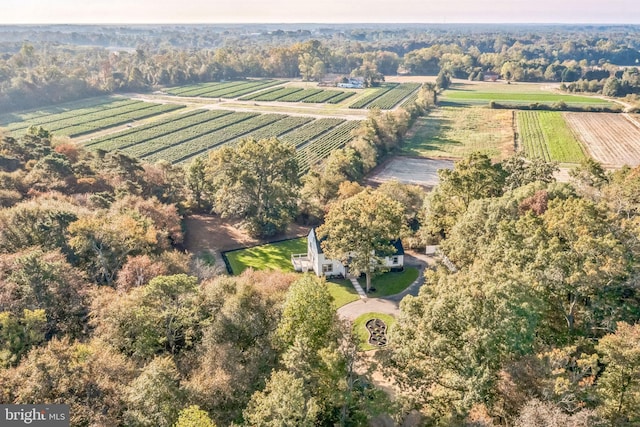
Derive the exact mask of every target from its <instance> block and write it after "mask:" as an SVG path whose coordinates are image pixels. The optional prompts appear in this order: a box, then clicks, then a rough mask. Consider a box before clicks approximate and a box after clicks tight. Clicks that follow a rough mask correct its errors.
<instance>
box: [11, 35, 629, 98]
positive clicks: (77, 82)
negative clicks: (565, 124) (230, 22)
mask: <svg viewBox="0 0 640 427" xmlns="http://www.w3.org/2000/svg"><path fill="white" fill-rule="evenodd" d="M526 30H527V29H526V28H523V29H519V28H515V29H510V30H509V29H500V30H499V31H497V30H495V29H491V30H483V29H482V28H480V29H478V30H473V29H472V30H471V32H469V31H470V30H469V29H466V28H458V27H455V26H454V27H452V28H444V29H440V28H437V29H432V28H426V29H422V30H421V29H417V28H391V29H384V30H380V29H377V28H370V29H366V28H365V29H359V30H355V29H350V28H343V29H340V28H338V29H332V30H327V31H320V30H319V31H316V32H313V33H312V32H311V31H301V32H295V31H294V32H282V34H280V33H279V32H278V31H267V32H264V31H263V32H262V33H260V32H259V33H258V35H256V36H249V35H248V34H247V33H245V32H242V31H238V30H237V29H236V30H235V31H226V30H225V31H226V32H225V31H209V30H207V29H206V28H205V29H201V31H200V32H199V31H196V30H195V29H194V30H193V31H186V32H185V31H182V32H180V31H176V30H174V29H166V30H165V31H160V32H159V33H158V34H155V33H153V32H151V33H146V32H145V31H144V30H136V29H132V30H131V32H130V33H128V32H127V31H121V32H120V36H116V35H112V36H110V35H108V29H94V28H92V27H89V28H87V29H85V32H83V31H79V32H76V33H75V34H76V36H75V39H74V36H73V34H74V33H72V34H71V35H69V34H68V33H62V32H60V33H55V32H53V33H52V32H46V31H44V32H39V31H36V30H33V29H30V30H28V31H27V33H28V34H31V35H32V36H33V38H30V40H33V41H31V42H24V41H5V42H3V43H1V44H0V52H1V53H2V54H1V55H0V110H2V111H12V110H17V109H24V108H30V107H37V106H42V105H49V104H54V103H58V102H62V101H68V100H73V99H79V98H83V97H87V96H93V95H96V94H104V93H113V92H121V91H147V90H152V89H155V88H159V87H164V86H174V85H181V84H187V83H195V82H210V81H220V80H228V79H242V78H247V77H279V78H302V79H304V80H321V79H323V78H324V77H325V76H326V75H328V74H341V75H350V74H352V75H354V76H363V77H365V78H367V79H369V77H370V76H375V77H376V79H379V78H380V77H381V76H384V75H395V74H396V73H399V72H400V73H408V74H413V75H437V74H438V73H440V72H442V73H446V74H447V75H448V76H450V77H456V78H464V79H471V80H482V79H483V78H484V75H485V74H487V73H497V74H499V75H501V76H502V77H503V78H505V79H507V80H513V81H554V82H563V83H566V84H570V83H574V82H579V81H580V83H579V84H578V83H576V84H573V85H569V86H568V88H569V89H570V90H583V91H584V90H590V91H604V92H606V94H612V95H624V94H625V93H637V90H638V89H637V88H638V87H637V81H635V80H634V82H635V83H633V84H632V83H631V79H630V78H626V79H625V78H623V77H622V73H623V72H622V71H618V70H614V69H609V68H608V67H609V65H610V64H613V65H615V66H621V65H624V66H635V65H637V61H639V60H640V54H639V53H638V50H639V48H640V42H639V40H640V39H639V38H638V35H637V29H636V28H635V27H631V28H628V29H625V30H628V32H624V33H620V32H619V31H618V29H617V28H615V27H614V28H611V29H589V31H586V30H584V31H583V30H582V29H580V28H572V27H567V28H565V27H557V28H556V27H550V28H542V29H541V31H542V32H541V33H540V34H538V35H535V34H532V33H530V32H528V31H526ZM592 30H593V31H592ZM2 34H4V33H0V35H2ZM118 37H121V38H122V40H119V39H118ZM187 37H188V38H189V39H188V40H191V43H189V41H188V40H187V39H185V38H187ZM200 38H203V39H204V40H206V41H202V42H199V41H198V40H199V39H200ZM4 39H5V40H13V39H12V37H9V36H7V35H6V34H4ZM112 39H113V40H112ZM83 40H84V41H87V42H89V43H88V46H87V45H85V44H83V43H82V42H83ZM107 41H114V42H116V41H121V42H122V44H123V45H125V46H127V45H128V46H130V47H129V48H120V49H117V48H115V49H114V48H106V47H104V46H105V45H107V44H108V43H107ZM116 46H118V45H116ZM614 68H615V67H614ZM636 74H637V73H636ZM613 77H615V78H616V79H622V81H621V82H620V84H621V85H622V86H623V88H622V89H616V88H613V89H612V88H607V90H605V88H604V83H605V81H606V79H608V78H613ZM636 80H637V79H636ZM374 81H375V79H374ZM585 82H586V83H585ZM589 82H593V83H589ZM595 82H598V83H597V84H596V83H595ZM613 84H614V83H610V85H613Z"/></svg>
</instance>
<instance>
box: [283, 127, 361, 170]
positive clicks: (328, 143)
mask: <svg viewBox="0 0 640 427" xmlns="http://www.w3.org/2000/svg"><path fill="white" fill-rule="evenodd" d="M358 126H360V121H358V120H350V121H348V122H346V123H344V124H342V125H340V126H338V127H336V128H334V129H332V130H331V131H329V132H327V133H325V134H324V135H322V136H320V137H319V138H317V139H314V140H312V141H310V142H309V143H308V144H306V145H305V146H304V148H302V149H300V150H298V152H297V153H296V158H297V159H298V167H299V168H300V173H301V174H302V173H306V172H307V171H309V169H310V168H311V166H313V165H314V164H316V163H318V162H319V161H320V160H322V159H324V158H325V157H327V156H328V155H329V154H330V153H331V152H332V151H333V150H336V149H338V148H342V147H344V146H345V145H346V144H347V143H348V142H349V141H351V139H353V135H352V131H353V130H354V129H356V128H357V127H358Z"/></svg>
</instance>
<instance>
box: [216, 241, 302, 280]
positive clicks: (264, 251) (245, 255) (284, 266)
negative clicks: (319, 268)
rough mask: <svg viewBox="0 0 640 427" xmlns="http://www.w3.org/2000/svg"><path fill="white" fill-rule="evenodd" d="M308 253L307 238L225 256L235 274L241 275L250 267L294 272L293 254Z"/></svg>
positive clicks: (227, 253)
mask: <svg viewBox="0 0 640 427" xmlns="http://www.w3.org/2000/svg"><path fill="white" fill-rule="evenodd" d="M306 251H307V238H306V237H301V238H298V239H291V240H285V241H283V242H277V243H270V244H267V245H260V246H255V247H253V248H247V249H240V250H237V251H230V252H226V253H225V255H226V257H227V259H228V260H229V265H231V270H232V272H233V274H240V273H242V272H243V271H244V270H246V269H247V268H249V267H251V268H253V269H255V270H280V271H293V265H291V254H292V253H296V254H299V253H303V252H306Z"/></svg>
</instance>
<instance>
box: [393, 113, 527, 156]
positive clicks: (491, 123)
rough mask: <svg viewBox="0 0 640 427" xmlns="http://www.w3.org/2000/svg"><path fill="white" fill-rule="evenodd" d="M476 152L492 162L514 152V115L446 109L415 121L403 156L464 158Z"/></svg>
mask: <svg viewBox="0 0 640 427" xmlns="http://www.w3.org/2000/svg"><path fill="white" fill-rule="evenodd" d="M474 151H479V152H482V153H486V154H487V155H489V156H490V157H492V158H505V157H508V156H509V155H511V154H513V152H514V141H513V112H512V111H510V110H491V109H487V108H479V107H467V108H458V107H443V108H438V109H436V110H434V111H432V112H431V113H429V115H428V116H426V117H421V118H418V119H417V120H416V123H415V124H414V126H413V128H412V129H411V131H410V134H409V135H408V136H407V138H406V142H405V146H404V148H403V150H402V153H403V154H405V155H410V156H417V157H444V158H461V157H464V156H466V155H468V154H471V153H472V152H474Z"/></svg>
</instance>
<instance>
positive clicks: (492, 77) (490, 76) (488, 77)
mask: <svg viewBox="0 0 640 427" xmlns="http://www.w3.org/2000/svg"><path fill="white" fill-rule="evenodd" d="M499 78H500V74H496V73H484V76H483V79H484V81H485V82H495V81H498V79H499Z"/></svg>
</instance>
